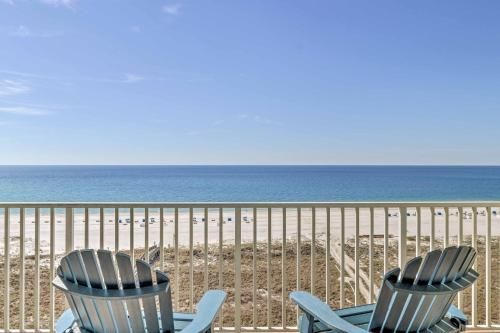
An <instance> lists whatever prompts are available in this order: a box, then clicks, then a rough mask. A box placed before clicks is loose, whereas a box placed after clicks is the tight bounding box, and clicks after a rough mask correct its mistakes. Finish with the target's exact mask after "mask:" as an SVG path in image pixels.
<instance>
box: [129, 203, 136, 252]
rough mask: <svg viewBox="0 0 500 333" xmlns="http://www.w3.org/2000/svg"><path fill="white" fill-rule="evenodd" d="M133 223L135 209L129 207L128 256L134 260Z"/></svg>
mask: <svg viewBox="0 0 500 333" xmlns="http://www.w3.org/2000/svg"><path fill="white" fill-rule="evenodd" d="M134 224H135V211H134V207H131V208H130V244H129V245H130V258H131V260H132V262H135V249H134V236H135V235H134Z"/></svg>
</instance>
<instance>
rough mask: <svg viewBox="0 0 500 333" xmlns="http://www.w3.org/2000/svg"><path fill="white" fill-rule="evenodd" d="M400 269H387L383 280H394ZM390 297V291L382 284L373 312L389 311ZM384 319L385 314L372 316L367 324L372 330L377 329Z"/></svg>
mask: <svg viewBox="0 0 500 333" xmlns="http://www.w3.org/2000/svg"><path fill="white" fill-rule="evenodd" d="M399 272H400V269H399V268H395V269H393V270H391V271H389V272H388V273H387V274H385V276H384V281H391V282H396V281H397V279H398V276H399ZM391 299H392V291H391V290H390V289H389V288H387V287H386V286H385V284H384V285H382V288H380V292H379V295H378V301H377V304H375V310H374V311H373V313H387V312H389V307H390V305H391ZM384 321H385V316H372V318H371V319H370V324H369V325H368V326H369V327H371V330H372V331H378V330H380V328H381V327H382V325H383V324H384Z"/></svg>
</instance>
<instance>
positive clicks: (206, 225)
mask: <svg viewBox="0 0 500 333" xmlns="http://www.w3.org/2000/svg"><path fill="white" fill-rule="evenodd" d="M204 218H205V223H204V225H203V231H204V235H203V236H204V239H203V241H204V243H203V245H204V251H203V252H204V253H205V272H204V277H203V279H204V284H203V285H204V286H205V291H206V290H208V208H207V207H205V209H204Z"/></svg>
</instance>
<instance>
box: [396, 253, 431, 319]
mask: <svg viewBox="0 0 500 333" xmlns="http://www.w3.org/2000/svg"><path fill="white" fill-rule="evenodd" d="M440 256H441V250H435V251H432V252H430V253H429V254H428V255H427V256H426V257H425V258H424V260H423V262H422V264H421V267H420V270H419V272H418V276H417V277H416V279H415V280H414V281H413V284H414V285H416V284H424V283H425V284H428V282H429V280H430V278H431V277H432V273H433V271H434V268H435V267H436V264H437V262H438V260H439V257H440ZM422 297H423V296H421V295H412V298H411V301H410V302H409V303H408V304H407V306H406V308H405V309H404V310H402V311H401V321H400V323H399V326H400V327H410V326H411V323H412V321H413V320H414V318H415V312H416V311H417V308H418V307H419V304H420V301H421V299H422Z"/></svg>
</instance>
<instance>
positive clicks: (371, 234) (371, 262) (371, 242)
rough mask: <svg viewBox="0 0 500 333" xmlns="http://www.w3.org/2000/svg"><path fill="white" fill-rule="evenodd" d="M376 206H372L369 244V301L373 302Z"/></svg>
mask: <svg viewBox="0 0 500 333" xmlns="http://www.w3.org/2000/svg"><path fill="white" fill-rule="evenodd" d="M374 213H375V212H374V208H373V207H370V235H369V245H368V269H369V272H368V278H369V280H370V286H369V292H370V295H369V296H368V303H373V288H374V286H373V257H374V256H375V253H374V252H373V232H374V230H373V228H374V225H375V216H374Z"/></svg>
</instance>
